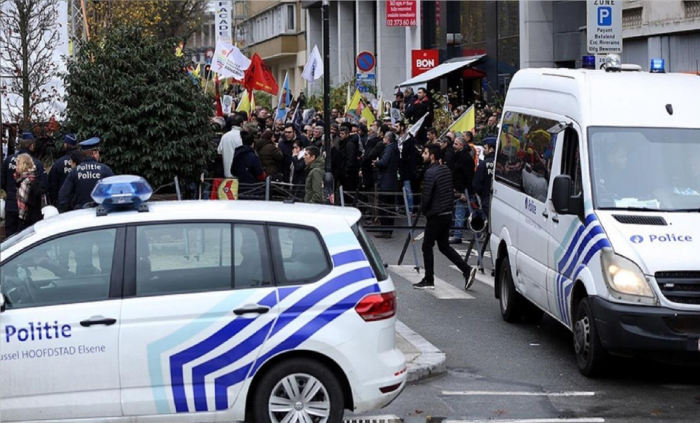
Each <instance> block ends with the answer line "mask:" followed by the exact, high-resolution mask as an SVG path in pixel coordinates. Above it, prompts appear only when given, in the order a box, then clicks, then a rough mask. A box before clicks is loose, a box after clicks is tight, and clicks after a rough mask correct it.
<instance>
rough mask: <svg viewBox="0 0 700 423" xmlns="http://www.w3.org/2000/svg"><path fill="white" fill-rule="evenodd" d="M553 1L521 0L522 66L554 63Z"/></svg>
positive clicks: (551, 64)
mask: <svg viewBox="0 0 700 423" xmlns="http://www.w3.org/2000/svg"><path fill="white" fill-rule="evenodd" d="M553 30H554V20H553V7H552V2H551V1H528V0H520V68H521V69H525V68H538V67H552V66H553V65H554V32H553Z"/></svg>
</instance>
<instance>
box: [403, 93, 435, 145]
mask: <svg viewBox="0 0 700 423" xmlns="http://www.w3.org/2000/svg"><path fill="white" fill-rule="evenodd" d="M405 114H406V118H408V121H409V122H410V123H411V124H416V123H417V122H418V121H419V120H420V119H422V118H423V117H424V116H425V121H424V122H423V128H420V129H419V130H418V133H417V134H416V138H417V139H418V143H419V144H425V140H426V137H425V129H424V128H429V127H431V126H433V101H432V99H431V98H430V96H429V95H428V92H427V91H426V90H425V88H419V89H418V98H417V99H416V101H414V102H413V104H411V107H407V108H406V113H405ZM426 114H427V116H426Z"/></svg>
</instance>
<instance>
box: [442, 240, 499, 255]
mask: <svg viewBox="0 0 700 423" xmlns="http://www.w3.org/2000/svg"><path fill="white" fill-rule="evenodd" d="M467 244H469V243H468V242H467V243H462V244H452V248H454V249H455V251H457V252H458V253H460V254H464V253H465V252H466V251H467V249H468V247H467ZM460 245H464V246H465V247H464V248H459V246H460ZM471 255H472V256H474V257H478V256H479V253H478V252H477V251H476V245H474V247H473V248H472V252H471ZM484 257H491V253H490V252H489V251H488V250H486V251H484Z"/></svg>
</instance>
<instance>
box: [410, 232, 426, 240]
mask: <svg viewBox="0 0 700 423" xmlns="http://www.w3.org/2000/svg"><path fill="white" fill-rule="evenodd" d="M424 236H425V232H421V233H419V234H418V235H416V237H415V238H413V240H414V241H420V240H421V239H423V237H424Z"/></svg>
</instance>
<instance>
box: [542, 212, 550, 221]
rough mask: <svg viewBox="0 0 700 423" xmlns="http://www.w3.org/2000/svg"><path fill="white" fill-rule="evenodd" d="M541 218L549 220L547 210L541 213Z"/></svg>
mask: <svg viewBox="0 0 700 423" xmlns="http://www.w3.org/2000/svg"><path fill="white" fill-rule="evenodd" d="M542 216H544V218H545V219H549V213H547V210H545V211H543V212H542Z"/></svg>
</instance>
